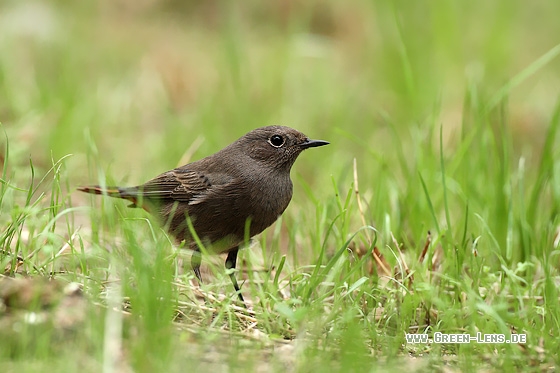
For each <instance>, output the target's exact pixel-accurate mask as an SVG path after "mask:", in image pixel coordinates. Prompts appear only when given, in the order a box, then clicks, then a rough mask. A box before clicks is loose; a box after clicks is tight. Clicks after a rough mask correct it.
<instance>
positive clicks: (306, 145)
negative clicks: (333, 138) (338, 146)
mask: <svg viewBox="0 0 560 373" xmlns="http://www.w3.org/2000/svg"><path fill="white" fill-rule="evenodd" d="M323 145H329V142H328V141H323V140H309V139H306V140H305V141H304V142H302V143H301V144H299V146H301V148H302V149H307V148H316V147H317V146H323Z"/></svg>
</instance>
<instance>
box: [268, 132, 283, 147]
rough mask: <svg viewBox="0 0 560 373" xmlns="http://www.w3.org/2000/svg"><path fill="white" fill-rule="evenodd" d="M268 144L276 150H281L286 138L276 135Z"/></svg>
mask: <svg viewBox="0 0 560 373" xmlns="http://www.w3.org/2000/svg"><path fill="white" fill-rule="evenodd" d="M268 142H269V143H270V145H272V146H274V147H275V148H279V147H281V146H282V145H284V138H283V137H282V136H280V135H274V136H272V137H271V138H270V140H268Z"/></svg>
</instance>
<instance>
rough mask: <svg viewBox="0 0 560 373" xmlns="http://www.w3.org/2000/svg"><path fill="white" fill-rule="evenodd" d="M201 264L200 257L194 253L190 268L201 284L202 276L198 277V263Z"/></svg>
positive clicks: (197, 253) (196, 252)
mask: <svg viewBox="0 0 560 373" xmlns="http://www.w3.org/2000/svg"><path fill="white" fill-rule="evenodd" d="M201 262H202V256H201V255H200V253H199V252H198V251H195V252H194V253H193V254H192V256H191V268H192V270H193V271H194V274H195V276H196V278H197V279H198V281H199V282H200V283H201V284H202V276H200V263H201Z"/></svg>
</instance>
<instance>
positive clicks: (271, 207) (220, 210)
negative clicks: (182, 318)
mask: <svg viewBox="0 0 560 373" xmlns="http://www.w3.org/2000/svg"><path fill="white" fill-rule="evenodd" d="M327 144H328V142H326V141H322V140H310V139H309V138H308V137H307V136H305V135H304V134H303V133H301V132H299V131H296V130H294V129H292V128H289V127H283V126H268V127H262V128H257V129H255V130H253V131H251V132H249V133H247V134H246V135H245V136H243V137H241V138H240V139H238V140H237V141H235V142H234V143H232V144H231V145H229V146H227V147H225V148H224V149H222V150H220V151H219V152H217V153H215V154H212V155H210V156H208V157H206V158H203V159H201V160H199V161H196V162H193V163H189V164H186V165H184V166H181V167H178V168H176V169H173V170H171V171H167V172H165V173H163V174H161V175H159V176H157V177H155V178H154V179H152V180H150V181H148V182H146V183H145V184H142V185H139V186H135V187H107V188H102V187H100V186H98V185H95V186H87V187H81V188H78V190H80V191H82V192H86V193H92V194H104V195H108V196H110V197H117V198H123V199H126V200H129V201H131V202H132V205H131V207H142V208H144V209H145V210H147V211H148V212H150V213H151V214H153V215H155V216H156V217H158V218H159V220H160V221H161V223H162V224H164V226H167V227H169V228H168V230H169V232H170V233H171V234H172V235H173V236H174V237H175V239H176V240H177V242H179V243H180V242H182V241H183V240H185V241H186V244H187V245H188V246H189V247H190V249H192V250H193V251H197V252H200V250H199V248H198V246H197V244H196V242H195V240H194V239H193V237H192V236H191V234H190V230H189V226H188V219H190V221H191V222H192V227H193V228H194V231H195V232H196V234H197V236H198V237H199V238H200V241H201V242H202V243H203V245H204V247H205V248H206V249H207V250H208V251H209V252H210V253H214V254H221V253H226V252H227V253H228V256H227V259H226V263H225V266H226V268H227V269H235V266H236V262H237V252H238V250H239V247H240V245H241V244H243V243H244V241H245V234H246V229H247V228H246V227H247V224H248V232H249V234H248V236H249V237H253V236H255V235H257V234H259V233H261V232H262V231H263V230H265V229H266V228H267V227H269V226H270V225H271V224H272V223H274V222H275V221H276V219H278V217H279V216H280V215H281V214H282V213H283V212H284V210H285V209H286V207H288V204H289V203H290V200H291V199H292V181H291V179H290V169H291V168H292V165H293V164H294V162H295V161H296V159H297V157H298V155H299V154H300V153H301V152H302V151H303V150H305V149H307V148H312V147H317V146H323V145H327ZM200 263H201V258H200V255H193V256H192V258H191V266H192V269H193V270H194V273H195V275H196V277H197V278H198V280H199V281H202V278H201V276H200ZM230 278H231V281H232V283H233V286H234V288H235V290H236V291H237V294H238V295H239V299H240V300H241V301H242V302H243V301H244V300H243V296H242V295H241V291H240V289H239V285H238V284H237V280H236V278H235V274H234V273H233V272H232V273H231V274H230Z"/></svg>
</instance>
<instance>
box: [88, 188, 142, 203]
mask: <svg viewBox="0 0 560 373" xmlns="http://www.w3.org/2000/svg"><path fill="white" fill-rule="evenodd" d="M78 190H79V191H80V192H85V193H89V194H101V195H107V196H109V197H116V198H122V199H126V200H128V201H130V202H132V205H131V206H130V207H137V202H138V190H137V189H136V188H120V187H107V188H102V187H100V186H99V185H90V186H85V187H79V188H78Z"/></svg>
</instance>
